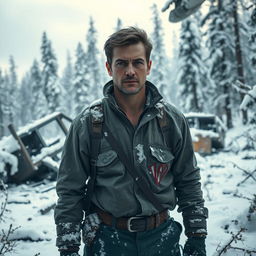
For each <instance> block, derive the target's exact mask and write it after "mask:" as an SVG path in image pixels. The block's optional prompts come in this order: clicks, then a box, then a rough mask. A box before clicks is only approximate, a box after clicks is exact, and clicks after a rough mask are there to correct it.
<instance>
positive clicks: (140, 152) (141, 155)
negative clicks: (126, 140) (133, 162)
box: [135, 144, 146, 163]
mask: <svg viewBox="0 0 256 256" xmlns="http://www.w3.org/2000/svg"><path fill="white" fill-rule="evenodd" d="M143 147H144V146H143V145H142V144H138V145H137V146H136V147H135V148H136V149H137V156H138V158H139V159H138V160H139V163H142V162H143V161H144V160H146V156H145V154H144V149H143Z"/></svg>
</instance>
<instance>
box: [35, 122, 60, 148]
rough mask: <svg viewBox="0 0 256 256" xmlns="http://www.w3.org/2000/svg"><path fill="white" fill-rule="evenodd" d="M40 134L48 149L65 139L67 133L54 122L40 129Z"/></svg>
mask: <svg viewBox="0 0 256 256" xmlns="http://www.w3.org/2000/svg"><path fill="white" fill-rule="evenodd" d="M38 132H39V133H40V135H41V137H42V139H43V141H44V142H45V144H46V146H48V147H49V146H52V145H54V144H57V143H59V142H60V141H63V140H64V139H65V133H64V131H63V130H62V129H61V127H60V126H59V124H58V122H57V121H56V120H53V121H51V122H50V123H48V124H46V125H44V126H43V127H41V128H39V129H38Z"/></svg>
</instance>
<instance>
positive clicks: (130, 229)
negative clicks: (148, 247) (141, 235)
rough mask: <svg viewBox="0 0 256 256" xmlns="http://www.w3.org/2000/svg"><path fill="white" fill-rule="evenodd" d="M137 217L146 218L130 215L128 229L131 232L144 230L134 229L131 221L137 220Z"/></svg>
mask: <svg viewBox="0 0 256 256" xmlns="http://www.w3.org/2000/svg"><path fill="white" fill-rule="evenodd" d="M137 219H144V217H142V216H134V217H130V218H129V219H128V220H127V229H128V231H130V232H139V231H142V230H136V229H132V228H131V222H132V221H133V220H137Z"/></svg>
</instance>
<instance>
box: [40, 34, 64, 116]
mask: <svg viewBox="0 0 256 256" xmlns="http://www.w3.org/2000/svg"><path fill="white" fill-rule="evenodd" d="M41 54H42V63H43V71H42V84H43V88H44V94H45V97H46V100H47V102H48V109H49V111H48V112H50V113H51V112H54V111H59V110H60V105H61V103H60V95H61V86H60V84H59V79H58V74H57V69H58V65H57V59H56V56H55V54H54V52H53V49H52V46H51V42H50V41H49V40H48V38H47V35H46V32H44V33H43V36H42V45H41Z"/></svg>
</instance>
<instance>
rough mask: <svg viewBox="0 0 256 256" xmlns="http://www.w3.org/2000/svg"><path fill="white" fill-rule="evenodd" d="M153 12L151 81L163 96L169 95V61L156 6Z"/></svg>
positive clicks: (153, 7)
mask: <svg viewBox="0 0 256 256" xmlns="http://www.w3.org/2000/svg"><path fill="white" fill-rule="evenodd" d="M152 12H153V26H154V29H153V33H152V35H151V39H152V42H153V50H152V54H151V59H152V69H151V74H150V76H149V80H150V81H152V82H153V83H154V84H155V85H156V86H157V87H158V89H159V91H160V93H161V94H162V95H167V94H166V93H167V90H168V83H167V73H168V70H167V69H168V67H169V60H168V58H167V57H166V52H165V47H164V39H163V27H162V22H161V19H160V17H159V12H158V10H157V5H156V4H154V5H153V6H152Z"/></svg>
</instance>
